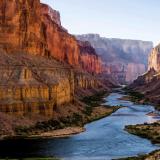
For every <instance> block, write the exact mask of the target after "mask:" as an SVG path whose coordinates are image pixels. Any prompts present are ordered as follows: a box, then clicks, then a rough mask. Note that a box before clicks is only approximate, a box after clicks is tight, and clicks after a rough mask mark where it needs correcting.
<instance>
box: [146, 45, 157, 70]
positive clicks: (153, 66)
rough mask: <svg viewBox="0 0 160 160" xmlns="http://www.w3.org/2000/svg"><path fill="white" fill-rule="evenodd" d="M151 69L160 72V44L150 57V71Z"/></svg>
mask: <svg viewBox="0 0 160 160" xmlns="http://www.w3.org/2000/svg"><path fill="white" fill-rule="evenodd" d="M150 69H154V70H155V71H157V72H160V44H159V45H158V46H156V47H155V48H154V49H153V50H152V52H151V54H150V56H149V60H148V70H150Z"/></svg>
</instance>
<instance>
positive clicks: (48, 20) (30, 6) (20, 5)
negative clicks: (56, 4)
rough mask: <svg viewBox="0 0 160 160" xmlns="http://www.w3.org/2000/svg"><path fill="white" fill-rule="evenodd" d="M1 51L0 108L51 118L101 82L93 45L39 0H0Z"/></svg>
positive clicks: (99, 66) (98, 86) (10, 112)
mask: <svg viewBox="0 0 160 160" xmlns="http://www.w3.org/2000/svg"><path fill="white" fill-rule="evenodd" d="M0 49H1V50H0V73H1V74H0V112H5V113H8V114H16V115H25V114H30V113H32V114H42V115H47V116H54V112H55V110H56V109H57V107H59V106H62V105H64V104H67V103H72V102H73V101H74V99H75V97H76V96H75V93H77V92H79V90H84V95H83V96H85V90H90V89H91V90H92V89H93V90H94V89H96V88H97V89H99V88H100V87H101V86H102V82H101V81H100V79H99V78H97V76H96V75H97V74H99V73H101V72H102V64H101V63H102V62H101V59H100V57H99V56H98V55H97V54H96V51H95V50H94V48H93V47H92V46H91V45H90V44H89V43H88V42H87V43H86V42H80V41H77V40H76V38H75V37H74V36H73V35H71V34H69V33H68V32H67V30H66V29H65V28H64V27H63V26H61V21H60V14H59V12H58V11H55V10H54V9H52V8H50V7H49V6H48V5H45V4H41V3H40V1H39V0H9V1H8V0H2V1H0ZM106 82H107V80H106ZM109 84H111V83H109ZM107 89H108V88H107Z"/></svg>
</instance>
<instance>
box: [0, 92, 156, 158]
mask: <svg viewBox="0 0 160 160" xmlns="http://www.w3.org/2000/svg"><path fill="white" fill-rule="evenodd" d="M122 96H123V95H122V94H120V93H112V94H111V95H110V96H109V97H107V98H106V101H107V102H106V104H109V105H123V106H126V107H125V108H121V109H119V110H118V111H117V112H115V113H113V114H112V115H111V116H109V117H106V118H104V119H101V120H99V121H96V122H93V123H90V124H88V125H86V126H85V127H86V132H84V133H81V134H78V135H75V136H71V137H69V138H59V139H48V140H10V141H9V140H8V141H2V142H0V156H1V157H32V156H56V157H62V158H64V159H66V160H110V159H113V158H119V157H126V156H135V155H138V154H144V153H148V152H151V151H153V150H155V149H158V146H155V145H152V144H151V143H150V141H148V140H146V139H142V138H140V137H137V136H134V135H131V134H128V133H127V132H126V131H124V130H123V129H124V126H125V125H128V124H138V123H144V122H148V123H150V122H154V121H156V120H157V119H156V118H152V117H149V116H147V115H146V114H147V113H149V112H151V111H153V110H154V108H153V107H152V106H149V105H135V104H133V103H132V102H130V101H124V100H119V98H120V97H122Z"/></svg>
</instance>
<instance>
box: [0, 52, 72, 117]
mask: <svg viewBox="0 0 160 160" xmlns="http://www.w3.org/2000/svg"><path fill="white" fill-rule="evenodd" d="M0 59H1V61H0V66H1V67H0V73H1V74H0V76H1V77H0V78H1V81H0V111H1V112H6V113H14V114H17V115H25V114H28V113H32V114H43V115H51V116H53V111H54V108H55V107H56V106H60V105H63V104H66V103H69V102H72V101H73V96H74V73H73V70H71V69H70V68H69V67H67V66H62V65H61V64H59V63H58V62H56V61H55V60H53V59H52V60H48V59H45V58H41V57H37V56H36V57H35V56H31V55H27V54H22V53H20V54H14V55H7V54H4V53H3V52H1V53H0Z"/></svg>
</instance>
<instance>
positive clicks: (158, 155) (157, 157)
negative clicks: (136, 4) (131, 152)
mask: <svg viewBox="0 0 160 160" xmlns="http://www.w3.org/2000/svg"><path fill="white" fill-rule="evenodd" d="M116 160H160V150H156V151H153V152H151V153H149V154H146V155H140V156H137V157H128V158H120V159H116Z"/></svg>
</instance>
